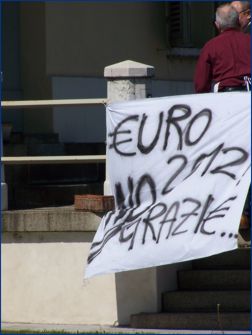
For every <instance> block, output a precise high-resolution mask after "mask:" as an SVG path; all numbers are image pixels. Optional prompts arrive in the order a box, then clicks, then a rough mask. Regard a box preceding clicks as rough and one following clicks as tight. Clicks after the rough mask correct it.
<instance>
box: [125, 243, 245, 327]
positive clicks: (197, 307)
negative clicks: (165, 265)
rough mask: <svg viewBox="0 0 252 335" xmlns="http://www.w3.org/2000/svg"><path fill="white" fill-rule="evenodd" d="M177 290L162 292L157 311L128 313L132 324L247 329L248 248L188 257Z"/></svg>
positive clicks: (179, 274) (179, 275)
mask: <svg viewBox="0 0 252 335" xmlns="http://www.w3.org/2000/svg"><path fill="white" fill-rule="evenodd" d="M177 278H178V290H177V291H174V292H164V293H163V296H162V298H163V307H162V312H161V313H146V314H145V313H142V314H136V315H132V316H131V327H133V328H156V329H162V328H166V329H195V330H203V329H205V330H249V329H250V327H251V326H250V281H251V280H250V249H236V250H234V251H231V252H226V253H222V254H219V255H215V256H211V257H207V258H202V259H199V260H195V261H192V269H191V270H182V271H178V276H177Z"/></svg>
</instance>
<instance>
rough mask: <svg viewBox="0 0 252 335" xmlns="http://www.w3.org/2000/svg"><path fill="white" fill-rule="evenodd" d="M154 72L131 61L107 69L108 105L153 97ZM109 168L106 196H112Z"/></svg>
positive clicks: (148, 66)
mask: <svg viewBox="0 0 252 335" xmlns="http://www.w3.org/2000/svg"><path fill="white" fill-rule="evenodd" d="M154 72H155V69H154V67H153V66H150V65H146V64H141V63H137V62H133V61H131V60H126V61H124V62H120V63H116V64H113V65H110V66H107V67H105V69H104V77H105V78H106V79H107V99H108V103H112V102H120V101H128V100H136V99H144V98H149V97H151V96H152V87H151V78H152V77H153V76H154ZM107 166H108V164H106V180H105V182H104V195H110V194H112V192H111V188H110V184H109V180H108V168H107Z"/></svg>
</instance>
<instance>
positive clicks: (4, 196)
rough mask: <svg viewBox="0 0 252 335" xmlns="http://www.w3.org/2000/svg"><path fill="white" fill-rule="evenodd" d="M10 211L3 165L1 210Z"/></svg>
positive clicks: (2, 166)
mask: <svg viewBox="0 0 252 335" xmlns="http://www.w3.org/2000/svg"><path fill="white" fill-rule="evenodd" d="M1 83H3V72H2V71H1ZM2 156H3V125H2V134H1V157H2ZM7 209H8V187H7V184H6V183H5V175H4V165H3V164H1V210H2V211H4V210H7Z"/></svg>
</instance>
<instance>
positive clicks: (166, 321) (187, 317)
mask: <svg viewBox="0 0 252 335" xmlns="http://www.w3.org/2000/svg"><path fill="white" fill-rule="evenodd" d="M130 326H131V327H132V328H147V329H194V330H250V329H251V328H250V327H251V325H250V313H220V315H219V316H218V315H217V313H142V314H135V315H131V322H130Z"/></svg>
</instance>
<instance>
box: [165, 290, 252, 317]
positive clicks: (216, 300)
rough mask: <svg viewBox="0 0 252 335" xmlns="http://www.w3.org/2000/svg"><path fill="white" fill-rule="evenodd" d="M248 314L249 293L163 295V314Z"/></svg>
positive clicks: (177, 293)
mask: <svg viewBox="0 0 252 335" xmlns="http://www.w3.org/2000/svg"><path fill="white" fill-rule="evenodd" d="M218 304H219V305H220V312H249V311H250V291H195V292H194V291H192V292H191V291H175V292H165V293H163V311H164V312H181V313H183V312H216V311H217V305H218Z"/></svg>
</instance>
